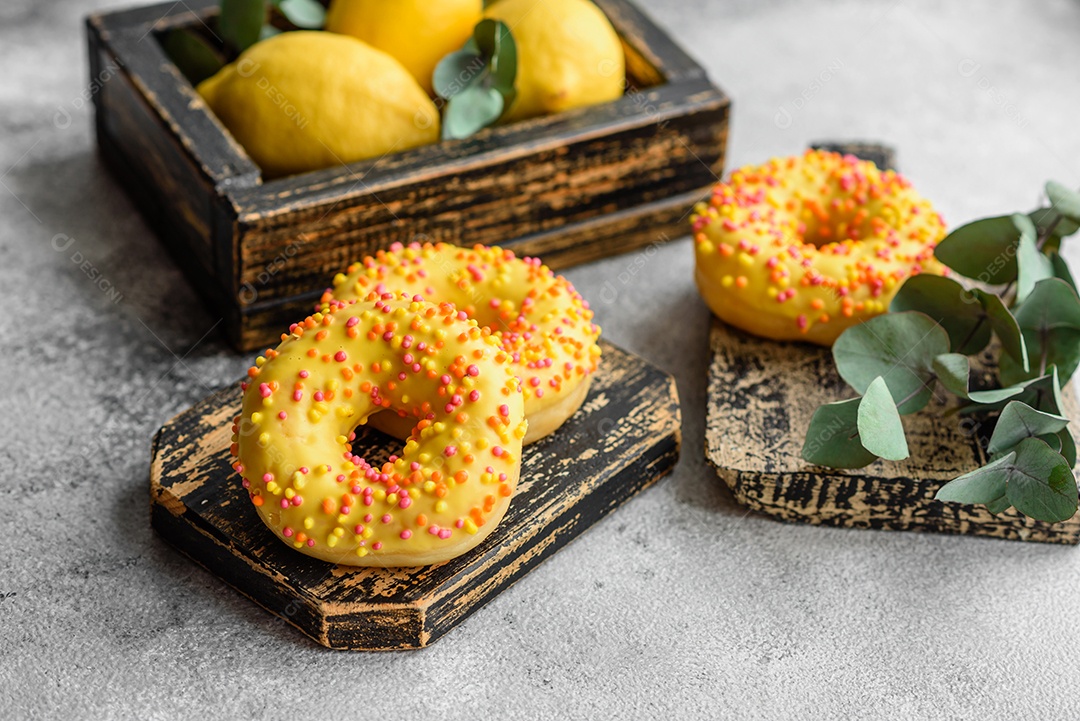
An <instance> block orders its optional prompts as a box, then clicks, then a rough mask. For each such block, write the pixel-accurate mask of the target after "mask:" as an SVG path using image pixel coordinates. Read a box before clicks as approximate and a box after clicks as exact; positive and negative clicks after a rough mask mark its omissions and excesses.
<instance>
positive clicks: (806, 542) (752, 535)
mask: <svg viewBox="0 0 1080 721" xmlns="http://www.w3.org/2000/svg"><path fill="white" fill-rule="evenodd" d="M107 4H108V3H103V2H99V1H98V0H56V1H55V2H34V1H33V0H5V2H3V3H0V67H3V68H4V72H3V75H2V76H0V182H2V186H0V294H2V295H0V298H2V301H0V302H2V306H0V308H2V312H0V330H2V333H0V338H3V341H2V342H3V350H2V351H0V378H2V379H3V382H2V389H3V396H2V401H0V408H2V411H0V477H2V479H3V481H2V484H0V538H2V539H3V543H2V544H0V716H2V717H5V718H19V719H22V718H142V719H148V718H176V717H191V718H218V717H220V718H248V717H251V718H319V719H335V718H431V717H441V718H469V719H475V718H502V717H515V718H516V717H524V718H528V717H537V718H596V717H613V716H615V715H616V714H620V715H627V716H629V717H631V718H639V717H664V716H673V717H677V718H699V717H700V718H738V719H756V718H795V717H799V718H808V717H815V718H875V719H876V718H916V717H919V718H935V719H938V718H941V719H945V718H971V719H975V718H980V719H981V718H1040V719H1061V718H1070V717H1071V718H1076V717H1078V716H1080V700H1078V699H1077V692H1076V682H1077V681H1078V680H1080V671H1078V662H1077V660H1076V657H1075V649H1076V648H1077V646H1078V645H1080V625H1078V624H1077V615H1078V611H1080V601H1078V600H1077V599H1078V597H1080V555H1078V553H1080V552H1078V551H1077V550H1076V549H1073V548H1058V547H1045V546H1033V545H1024V544H1017V543H1005V542H996V541H988V540H975V539H968V538H951V537H941V536H924V535H910V534H901V533H875V532H860V531H844V530H830V529H817V528H808V527H798V526H785V525H780V524H777V523H774V522H772V521H769V520H765V519H763V518H759V517H754V516H749V517H748V516H746V515H745V514H744V513H743V512H742V511H741V510H740V509H739V508H738V507H737V506H736V505H735V504H734V503H733V502H732V500H731V498H730V496H729V494H728V493H727V492H726V490H725V489H723V488H722V485H721V484H720V483H719V482H718V480H717V479H716V477H715V476H714V475H713V473H711V472H710V471H709V469H708V468H707V467H706V466H705V463H704V461H703V459H702V426H703V415H704V410H703V405H704V400H703V392H704V387H705V380H704V373H705V361H706V358H705V346H706V326H707V318H708V316H707V312H706V310H705V307H704V305H703V304H702V303H701V301H700V300H699V299H698V297H697V296H696V295H695V292H694V290H693V287H692V284H691V279H690V278H691V276H690V273H691V253H690V247H689V245H688V242H687V241H686V240H685V239H683V240H679V241H677V242H674V243H672V244H670V245H667V246H665V247H663V248H660V249H658V250H656V251H655V255H654V256H653V258H652V260H653V262H651V263H649V264H648V267H647V270H646V271H645V272H643V273H642V274H640V275H638V276H636V277H634V278H632V279H631V280H629V281H628V282H627V283H626V284H625V286H622V290H623V291H624V292H623V294H622V296H623V297H624V298H627V299H631V300H632V301H633V304H632V305H631V304H611V305H605V304H603V303H601V302H599V301H597V303H596V306H597V315H598V317H599V321H600V323H602V325H603V327H604V331H605V334H606V336H607V337H608V338H610V339H611V340H612V341H614V342H616V343H619V344H621V345H623V346H624V347H626V348H629V349H631V350H633V351H635V352H637V353H639V354H641V355H643V356H645V357H646V358H648V359H650V360H652V361H653V362H655V363H657V364H659V365H660V366H662V367H664V368H666V369H668V370H669V371H670V372H672V373H673V374H675V376H676V377H677V378H678V383H679V388H680V391H681V393H682V397H683V400H684V404H685V405H684V414H685V429H684V437H685V450H684V457H683V460H682V462H681V463H680V465H679V466H678V468H677V470H676V472H675V474H674V475H673V476H672V477H670V478H669V479H667V480H665V481H664V482H663V483H661V484H660V485H659V486H658V487H656V488H654V489H652V490H650V491H649V492H647V493H646V494H644V495H643V496H641V497H639V498H638V499H636V500H634V501H633V502H631V503H630V504H629V505H627V506H626V507H625V508H623V509H622V510H620V511H619V512H618V513H617V514H616V515H614V516H613V517H611V518H610V519H608V520H606V521H605V522H603V523H601V524H599V525H598V526H597V527H595V528H594V529H592V530H591V531H589V532H588V533H587V534H586V535H585V536H583V537H582V538H581V539H579V540H578V541H576V542H575V543H574V544H572V546H571V547H569V548H567V549H566V550H565V551H563V552H561V553H559V554H558V555H557V557H555V558H553V559H552V560H550V561H548V562H547V563H545V564H544V565H543V567H541V568H540V569H538V570H537V571H535V572H534V573H532V574H531V575H530V576H529V577H527V578H526V579H525V580H523V581H522V582H521V583H519V584H518V585H517V586H515V587H514V588H513V589H511V590H510V591H509V592H507V593H505V594H503V595H502V596H501V597H500V598H498V599H497V600H495V601H494V602H493V603H491V604H490V605H489V606H487V607H486V608H484V609H483V610H482V611H480V612H479V613H477V614H476V615H475V616H473V617H472V618H471V619H469V620H468V621H467V622H466V623H464V624H463V625H462V626H461V627H459V628H458V629H457V630H455V631H454V632H453V633H452V634H450V635H449V636H447V637H446V638H445V639H443V640H442V641H440V642H439V643H438V644H436V645H435V646H434V647H432V648H430V649H428V650H425V651H423V652H418V653H399V654H390V655H385V654H383V655H365V654H348V653H334V652H329V651H325V650H323V649H321V648H319V647H316V646H315V645H313V644H312V643H310V642H308V641H307V640H306V639H304V638H303V637H302V636H300V635H299V634H298V633H296V632H294V631H292V630H291V629H290V628H288V627H286V626H284V625H283V624H282V623H281V622H279V621H276V620H275V619H273V618H271V617H270V616H269V615H267V614H266V613H264V612H263V611H262V610H260V609H258V608H256V607H255V606H253V605H252V604H251V603H250V602H248V601H247V600H245V599H244V598H242V597H240V596H239V595H238V594H236V593H235V592H234V591H232V590H231V589H230V588H229V587H227V586H225V585H224V584H223V583H222V582H221V581H219V580H218V579H216V578H214V577H213V576H211V575H209V574H207V573H205V572H204V571H202V570H200V569H198V568H196V567H195V566H194V565H193V564H192V563H190V562H189V561H187V560H186V559H185V558H183V557H181V556H180V555H179V554H177V553H176V552H174V551H173V550H172V549H171V548H169V547H167V546H166V545H165V544H163V543H162V542H161V541H160V540H159V539H158V538H156V537H155V536H154V534H153V533H152V532H151V530H150V528H149V525H148V522H147V462H148V450H149V441H150V437H151V435H152V434H153V432H154V430H155V429H156V428H157V427H158V426H159V425H160V424H161V423H162V422H163V421H165V420H166V419H167V418H169V417H170V416H171V415H173V414H174V413H176V412H178V411H180V410H182V409H184V408H185V407H187V406H188V405H190V404H191V403H193V402H194V401H196V400H198V399H199V398H201V397H202V396H204V395H205V394H206V393H208V392H209V391H210V390H211V389H213V388H215V387H217V386H219V385H222V384H225V383H228V382H230V381H232V380H233V379H234V378H236V377H237V376H238V375H239V374H240V373H241V372H242V370H243V369H244V367H245V366H246V364H247V362H248V361H247V359H246V358H244V357H241V356H238V355H236V354H234V353H232V352H230V351H229V350H228V348H226V347H225V346H224V344H223V343H222V341H221V340H220V339H219V338H218V337H217V335H215V333H214V332H213V329H214V326H215V323H216V320H217V319H216V318H215V317H214V316H213V315H211V314H210V313H208V312H207V311H206V310H205V309H203V308H202V307H201V306H200V305H199V304H198V302H197V301H196V299H195V297H194V296H193V294H192V292H191V291H190V289H189V288H188V287H187V286H186V285H185V282H184V280H183V278H182V277H181V276H180V274H179V273H178V272H177V270H176V268H175V267H174V265H173V264H172V263H171V262H170V261H169V260H168V258H167V257H166V256H165V255H164V254H163V253H162V250H161V248H160V247H159V245H158V243H157V241H156V240H155V238H154V237H153V236H152V235H151V234H150V233H149V232H148V231H147V229H146V227H145V226H144V225H143V223H142V222H141V221H140V219H139V218H138V216H137V215H136V213H135V210H134V208H132V206H131V204H130V203H129V202H128V200H127V198H126V197H125V196H124V195H123V194H122V193H121V192H120V191H119V190H118V188H117V187H116V185H115V184H114V183H113V182H112V180H111V179H110V178H109V177H108V176H107V175H106V174H105V173H104V172H103V169H102V167H101V164H100V163H99V161H98V160H97V158H96V156H95V152H94V145H93V139H92V135H91V132H90V115H89V111H88V108H87V107H86V103H85V101H84V97H85V94H86V92H87V84H86V75H87V73H86V65H85V44H84V40H83V37H82V30H81V22H82V20H81V19H82V16H83V15H84V14H85V13H87V12H88V11H90V10H93V9H99V8H102V7H104V6H106V5H107ZM124 4H128V0H124V2H119V3H115V5H124ZM647 6H648V9H649V10H650V11H651V13H652V14H653V15H654V17H656V19H657V20H658V21H659V22H660V23H662V24H663V25H664V26H666V27H667V28H668V29H669V30H670V31H671V32H672V33H673V34H674V36H675V37H677V38H678V39H679V40H680V41H681V42H682V43H683V44H684V45H685V46H686V47H687V48H689V49H691V51H692V53H693V54H694V55H696V56H697V57H698V58H700V60H701V61H702V62H703V63H704V64H705V65H706V66H707V67H708V69H709V71H710V73H711V74H712V76H713V78H714V79H715V80H716V81H717V82H718V83H719V84H720V85H722V86H723V87H724V88H725V89H726V90H727V91H729V92H730V93H731V95H732V96H733V97H734V99H735V106H734V107H735V110H734V116H733V123H732V134H731V144H730V161H731V164H732V166H734V165H738V164H743V163H748V162H754V161H761V160H763V159H765V158H766V157H768V156H770V155H774V154H783V153H790V152H795V151H798V150H800V149H801V148H802V147H803V146H804V145H805V144H806V143H807V141H808V140H811V139H816V138H823V137H826V138H845V137H850V138H871V139H884V140H886V141H889V142H891V143H894V144H896V145H897V146H898V147H899V148H900V162H901V164H902V166H903V168H904V169H905V170H906V171H907V173H908V174H909V175H910V176H911V177H912V178H913V180H914V181H915V183H916V184H917V186H918V187H919V188H920V189H921V190H922V191H924V192H925V193H926V194H927V195H929V196H930V197H931V198H932V199H934V200H935V201H936V202H937V203H938V204H939V206H940V208H941V210H942V211H943V212H944V214H945V216H946V217H947V219H949V220H950V221H952V222H960V221H964V220H967V219H969V218H972V217H975V216H977V215H979V214H987V213H994V212H999V211H1003V210H1008V209H1014V208H1018V209H1026V208H1028V207H1029V206H1031V205H1033V204H1034V203H1035V201H1036V200H1037V196H1038V193H1039V190H1040V188H1041V185H1042V182H1043V180H1044V179H1046V178H1048V177H1055V178H1058V179H1060V180H1062V181H1064V182H1066V183H1068V184H1070V185H1074V186H1075V185H1077V184H1080V163H1078V159H1080V133H1078V132H1077V118H1078V117H1080V94H1078V93H1077V89H1078V88H1077V69H1078V68H1080V3H1078V2H1077V1H1076V0H1039V1H1038V2H1034V1H1030V2H1020V1H1019V0H1012V1H1011V2H1000V3H995V4H993V5H990V4H988V3H978V2H973V1H966V2H952V3H948V4H945V3H939V2H933V1H932V0H899V1H895V2H883V1H876V0H875V1H871V2H856V1H855V0H840V1H835V2H826V3H821V4H817V5H810V4H809V3H802V2H795V1H794V0H768V1H767V2H761V1H755V0H729V1H726V2H708V1H707V0H684V1H682V2H679V1H676V0H666V1H663V2H661V0H651V2H648V3H647ZM68 117H70V121H68V119H67V118H68ZM57 248H60V250H58V249H57ZM1070 257H1071V258H1072V260H1074V261H1076V260H1080V256H1078V255H1077V253H1076V249H1075V248H1074V249H1073V250H1072V251H1071V252H1070ZM73 258H74V259H73ZM632 263H633V258H632V257H622V258H615V259H611V260H608V261H605V262H601V263H595V264H592V265H589V266H586V267H581V268H577V269H575V270H573V271H572V272H570V274H569V275H570V276H571V278H572V279H573V281H574V282H575V283H577V285H578V287H579V288H580V289H581V290H582V291H583V292H584V293H585V294H586V295H590V294H592V295H594V296H595V294H597V293H599V290H600V289H601V288H602V287H603V284H604V283H605V282H606V281H609V280H612V279H616V278H618V274H619V273H620V272H621V271H623V270H624V269H626V268H628V267H632ZM86 264H89V265H86ZM616 282H617V281H616ZM594 300H595V298H594Z"/></svg>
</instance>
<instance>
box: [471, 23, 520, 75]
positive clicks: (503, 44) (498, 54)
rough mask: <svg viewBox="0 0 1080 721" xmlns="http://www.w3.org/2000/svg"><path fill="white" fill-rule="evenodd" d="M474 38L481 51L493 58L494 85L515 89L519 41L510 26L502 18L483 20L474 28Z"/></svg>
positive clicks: (491, 67) (491, 68)
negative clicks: (515, 38)
mask: <svg viewBox="0 0 1080 721" xmlns="http://www.w3.org/2000/svg"><path fill="white" fill-rule="evenodd" d="M473 39H474V40H475V41H476V46H477V47H478V48H480V50H481V52H483V54H484V55H485V56H486V57H489V58H491V64H490V70H491V81H492V85H493V86H494V87H496V88H498V89H501V90H509V91H513V88H514V80H515V78H516V77H517V43H515V42H514V36H513V35H512V34H511V33H510V26H508V25H507V24H506V23H504V22H502V21H501V20H493V19H490V18H488V19H485V20H481V21H480V22H479V23H477V24H476V27H475V28H474V29H473Z"/></svg>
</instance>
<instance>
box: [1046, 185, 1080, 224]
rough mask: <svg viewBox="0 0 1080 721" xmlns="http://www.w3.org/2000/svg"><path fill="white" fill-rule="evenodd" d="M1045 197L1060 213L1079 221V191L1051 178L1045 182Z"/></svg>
mask: <svg viewBox="0 0 1080 721" xmlns="http://www.w3.org/2000/svg"><path fill="white" fill-rule="evenodd" d="M1046 197H1048V198H1049V199H1050V203H1051V204H1052V205H1053V206H1054V210H1056V211H1057V212H1058V213H1060V214H1061V215H1063V216H1065V217H1066V218H1068V219H1069V220H1072V221H1073V222H1076V223H1080V193H1077V192H1076V191H1075V190H1073V189H1071V188H1069V187H1068V186H1066V185H1064V184H1062V183H1059V182H1057V181H1056V180H1051V181H1050V182H1048V183H1047V184H1046Z"/></svg>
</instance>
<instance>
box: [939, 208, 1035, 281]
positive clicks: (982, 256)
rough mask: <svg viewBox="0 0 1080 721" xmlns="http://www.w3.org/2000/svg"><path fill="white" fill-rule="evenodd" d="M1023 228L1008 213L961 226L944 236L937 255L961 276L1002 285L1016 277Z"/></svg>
mask: <svg viewBox="0 0 1080 721" xmlns="http://www.w3.org/2000/svg"><path fill="white" fill-rule="evenodd" d="M1019 240H1020V231H1019V230H1017V228H1016V224H1015V223H1013V221H1012V217H1011V216H1008V215H1002V216H997V217H994V218H982V219H980V220H975V221H972V222H971V223H968V224H967V225H961V226H960V227H959V228H957V229H955V230H954V231H952V232H951V233H949V234H948V235H947V236H945V238H943V239H942V241H941V242H940V243H938V244H937V247H936V248H934V255H935V256H936V257H937V259H938V260H940V261H941V262H942V263H944V264H945V265H947V266H949V267H950V268H952V269H953V270H955V271H956V272H957V273H959V274H960V275H964V276H967V277H968V278H974V279H976V280H979V281H981V282H983V283H990V284H991V285H1001V284H1003V283H1009V282H1011V281H1013V280H1016V244H1017V242H1018V241H1019Z"/></svg>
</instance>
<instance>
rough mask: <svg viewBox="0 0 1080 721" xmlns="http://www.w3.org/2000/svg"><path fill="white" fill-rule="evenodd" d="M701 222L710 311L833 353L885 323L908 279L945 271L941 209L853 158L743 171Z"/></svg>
mask: <svg viewBox="0 0 1080 721" xmlns="http://www.w3.org/2000/svg"><path fill="white" fill-rule="evenodd" d="M691 223H692V224H693V231H694V248H695V253H696V261H697V263H696V270H695V279H696V280H697V286H698V290H699V291H700V293H701V295H702V297H703V298H704V299H705V302H706V304H708V306H709V308H710V309H712V312H713V313H715V314H716V315H717V316H718V317H719V318H721V319H722V320H724V321H725V322H727V323H730V324H731V325H733V326H735V327H737V328H741V329H742V330H745V331H747V332H749V333H753V334H755V335H759V336H763V337H765V338H772V339H775V340H805V341H810V342H812V343H818V344H820V345H832V343H833V341H835V340H836V338H837V336H839V335H840V334H841V333H842V332H843V331H844V330H845V329H847V328H849V327H850V326H852V325H855V324H856V323H860V322H862V321H864V320H867V319H869V318H871V317H873V316H875V315H878V314H880V313H884V312H885V311H886V310H887V309H888V307H889V302H890V301H891V300H892V297H893V296H894V295H895V294H896V291H897V290H898V289H899V287H900V285H901V284H902V283H903V281H904V279H905V278H907V277H909V276H911V275H916V274H918V273H934V274H941V273H942V272H943V271H944V268H943V267H942V266H941V264H939V263H938V262H937V260H935V258H934V246H935V245H937V243H938V241H939V240H941V238H942V237H944V235H945V223H944V221H942V219H941V216H940V215H938V213H937V212H936V211H935V210H934V208H933V206H931V205H930V203H929V202H928V201H927V200H925V199H923V198H922V197H921V196H919V194H918V193H916V192H915V190H913V189H912V187H911V184H910V183H909V182H908V181H907V180H906V179H905V178H904V177H903V176H901V175H899V174H897V173H895V172H893V171H891V170H885V171H882V170H879V169H878V168H877V166H875V165H874V164H873V163H870V162H867V161H864V160H859V159H857V158H855V157H853V156H850V155H840V154H838V153H829V152H824V151H807V152H806V154H804V155H802V156H796V157H791V158H777V159H773V160H770V161H769V162H768V163H766V164H764V165H761V166H756V167H745V168H741V169H739V170H736V171H735V172H734V173H732V174H731V178H730V179H729V180H728V181H727V182H724V183H720V184H718V185H717V186H716V187H715V188H714V189H713V194H712V198H711V199H710V200H709V201H708V202H707V203H699V204H698V206H697V207H696V208H695V209H694V214H693V216H692V217H691Z"/></svg>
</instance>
